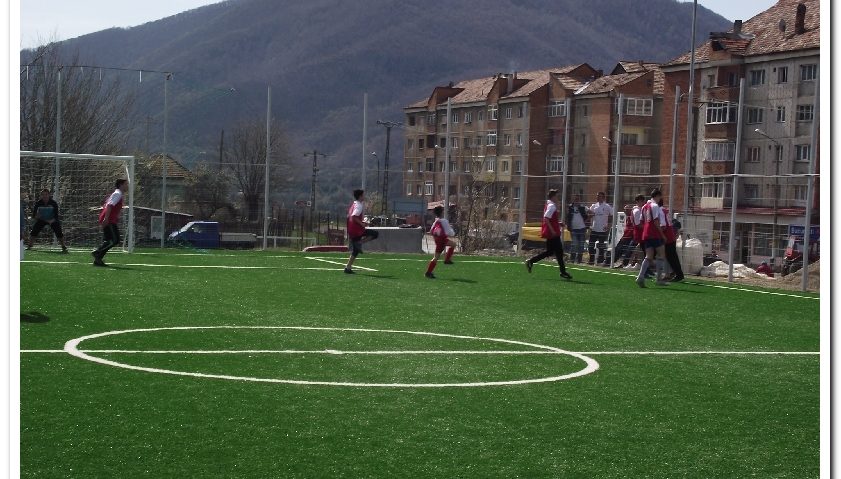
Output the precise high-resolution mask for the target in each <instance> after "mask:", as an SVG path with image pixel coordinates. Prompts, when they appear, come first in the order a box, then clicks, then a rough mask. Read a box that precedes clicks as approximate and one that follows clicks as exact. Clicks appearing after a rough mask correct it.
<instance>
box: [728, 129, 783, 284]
mask: <svg viewBox="0 0 841 479" xmlns="http://www.w3.org/2000/svg"><path fill="white" fill-rule="evenodd" d="M739 126H741V125H739ZM753 131H755V132H756V133H759V134H760V135H762V136H764V137H765V138H768V139H769V140H771V141H772V142H773V143H774V146H775V148H774V163H775V164H776V165H777V166H776V173H775V174H774V198H773V200H774V226H773V228H772V230H771V235H772V237H773V238H772V240H771V256H772V257H773V258H774V261H773V263H774V264H773V265H771V266H772V267H773V268H774V269H775V270H776V269H777V256H779V255H778V254H777V253H778V252H777V251H776V250H777V222H778V217H777V206H778V202H779V198H780V163H781V161H782V159H781V158H780V153H781V152H782V147H781V145H780V142H778V141H777V140H775V139H774V138H771V137H770V136H768V134H767V133H765V132H764V131H762V130H760V129H759V128H757V129H755V130H753ZM736 154H737V155H738V154H739V153H738V151H737V152H736Z"/></svg>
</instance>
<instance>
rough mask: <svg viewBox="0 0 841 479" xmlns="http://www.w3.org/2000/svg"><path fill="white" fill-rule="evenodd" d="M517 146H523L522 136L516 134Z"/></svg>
mask: <svg viewBox="0 0 841 479" xmlns="http://www.w3.org/2000/svg"><path fill="white" fill-rule="evenodd" d="M517 146H523V134H522V133H517Z"/></svg>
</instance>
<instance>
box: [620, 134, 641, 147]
mask: <svg viewBox="0 0 841 479" xmlns="http://www.w3.org/2000/svg"><path fill="white" fill-rule="evenodd" d="M639 136H640V135H639V133H622V144H623V145H639V144H640V142H639Z"/></svg>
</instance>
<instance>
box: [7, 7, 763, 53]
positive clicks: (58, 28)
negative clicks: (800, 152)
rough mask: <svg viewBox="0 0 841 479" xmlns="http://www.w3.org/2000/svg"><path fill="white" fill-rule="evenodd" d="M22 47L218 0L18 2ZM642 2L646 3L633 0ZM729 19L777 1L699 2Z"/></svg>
mask: <svg viewBox="0 0 841 479" xmlns="http://www.w3.org/2000/svg"><path fill="white" fill-rule="evenodd" d="M19 1H20V43H21V48H31V47H34V46H37V45H39V44H41V43H46V41H49V40H53V39H55V40H68V39H70V38H75V37H78V36H80V35H84V34H86V33H93V32H98V31H100V30H105V29H106V28H111V27H133V26H137V25H142V24H144V23H146V22H150V21H153V20H159V19H161V18H165V17H168V16H171V15H175V14H177V13H181V12H183V11H186V10H191V9H193V8H197V7H200V6H202V5H209V4H212V3H218V2H219V0H142V1H137V0H131V1H129V0H19ZM635 1H645V0H635ZM698 3H699V5H703V6H704V7H706V8H708V9H710V10H712V11H714V12H716V13H718V14H719V15H721V16H723V17H724V18H726V19H728V20H731V21H732V20H736V19H739V20H747V19H748V18H750V17H752V16H754V15H756V14H757V13H759V12H761V11H763V10H766V9H768V7H770V6H771V5H773V4H774V3H776V0H699V1H698Z"/></svg>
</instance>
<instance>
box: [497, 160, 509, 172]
mask: <svg viewBox="0 0 841 479" xmlns="http://www.w3.org/2000/svg"><path fill="white" fill-rule="evenodd" d="M499 171H500V172H501V173H508V160H502V161H501V162H500V164H499Z"/></svg>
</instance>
